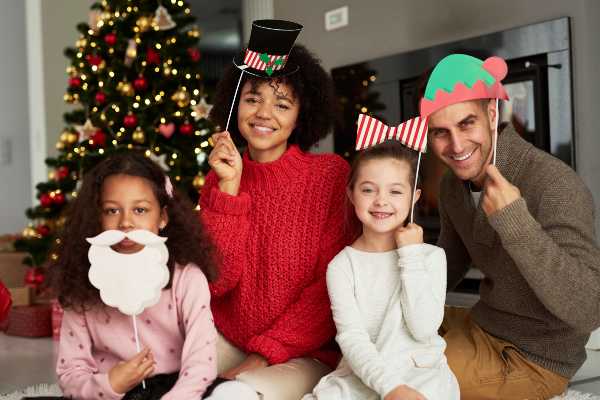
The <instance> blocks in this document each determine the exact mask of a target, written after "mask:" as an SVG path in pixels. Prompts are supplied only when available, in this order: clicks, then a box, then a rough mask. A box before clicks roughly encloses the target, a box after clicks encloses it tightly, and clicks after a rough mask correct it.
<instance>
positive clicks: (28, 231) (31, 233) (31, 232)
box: [21, 226, 38, 239]
mask: <svg viewBox="0 0 600 400" xmlns="http://www.w3.org/2000/svg"><path fill="white" fill-rule="evenodd" d="M21 234H22V235H23V237H24V238H26V239H31V238H34V237H37V234H38V233H37V232H36V231H35V229H33V227H32V226H28V227H27V228H25V229H23V232H22V233H21Z"/></svg>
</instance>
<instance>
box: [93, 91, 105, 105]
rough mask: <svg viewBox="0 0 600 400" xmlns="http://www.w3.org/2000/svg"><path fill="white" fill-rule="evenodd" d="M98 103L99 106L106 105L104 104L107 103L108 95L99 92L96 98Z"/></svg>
mask: <svg viewBox="0 0 600 400" xmlns="http://www.w3.org/2000/svg"><path fill="white" fill-rule="evenodd" d="M94 98H95V100H96V103H98V104H104V102H106V93H104V92H98V93H96V96H94Z"/></svg>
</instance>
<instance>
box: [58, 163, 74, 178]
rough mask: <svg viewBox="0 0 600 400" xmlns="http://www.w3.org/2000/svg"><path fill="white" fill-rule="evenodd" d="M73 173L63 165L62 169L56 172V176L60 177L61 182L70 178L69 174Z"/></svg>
mask: <svg viewBox="0 0 600 400" xmlns="http://www.w3.org/2000/svg"><path fill="white" fill-rule="evenodd" d="M70 172H71V171H69V168H68V167H67V166H65V165H63V166H62V167H59V168H58V169H57V170H56V176H57V177H58V179H59V180H62V179H65V178H66V177H68V176H69V173H70Z"/></svg>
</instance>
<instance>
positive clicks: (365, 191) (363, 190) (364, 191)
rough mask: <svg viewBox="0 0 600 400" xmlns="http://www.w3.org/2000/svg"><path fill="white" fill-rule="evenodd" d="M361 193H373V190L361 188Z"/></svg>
mask: <svg viewBox="0 0 600 400" xmlns="http://www.w3.org/2000/svg"><path fill="white" fill-rule="evenodd" d="M361 191H362V192H363V193H373V189H371V188H363V189H362V190H361Z"/></svg>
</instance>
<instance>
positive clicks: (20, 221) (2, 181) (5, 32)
mask: <svg viewBox="0 0 600 400" xmlns="http://www.w3.org/2000/svg"><path fill="white" fill-rule="evenodd" d="M0 38H2V39H1V40H0V54H1V55H2V62H1V63H0V90H1V93H2V95H1V96H0V121H2V123H1V124H0V154H2V155H3V156H0V234H1V233H7V232H20V231H21V230H22V229H23V226H24V224H25V222H26V218H25V214H24V211H25V208H26V207H28V206H29V205H30V204H31V189H30V186H31V182H30V181H31V178H30V167H29V112H28V107H29V106H28V103H27V99H28V94H27V42H26V41H27V38H26V32H25V2H24V1H23V0H7V1H4V2H2V12H0ZM5 157H8V158H9V159H8V160H6V159H5ZM3 159H4V160H5V161H4V162H3Z"/></svg>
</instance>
